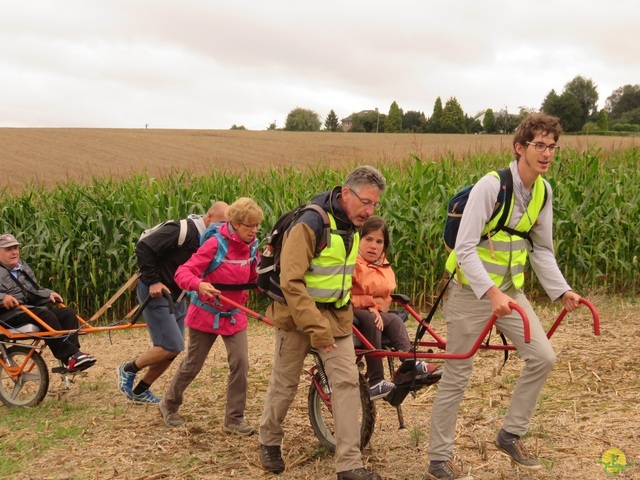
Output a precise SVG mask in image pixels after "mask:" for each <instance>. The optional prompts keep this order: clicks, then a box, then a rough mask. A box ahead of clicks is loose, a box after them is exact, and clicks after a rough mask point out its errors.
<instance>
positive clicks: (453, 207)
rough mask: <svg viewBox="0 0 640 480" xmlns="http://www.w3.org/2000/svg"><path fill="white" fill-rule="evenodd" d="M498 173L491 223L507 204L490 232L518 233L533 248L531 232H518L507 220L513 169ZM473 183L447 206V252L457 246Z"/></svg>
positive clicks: (545, 195) (545, 200)
mask: <svg viewBox="0 0 640 480" xmlns="http://www.w3.org/2000/svg"><path fill="white" fill-rule="evenodd" d="M496 173H497V174H498V176H499V177H500V190H499V191H498V197H497V198H496V204H495V206H494V207H493V213H492V214H491V217H490V218H489V221H488V222H487V223H489V222H490V221H491V220H493V219H494V218H495V216H496V215H497V214H498V212H499V211H500V206H501V205H505V208H504V209H503V210H502V215H501V216H500V218H499V219H498V224H497V225H496V227H495V228H494V229H493V230H492V231H491V232H489V233H491V234H493V233H495V232H498V231H500V230H502V231H504V232H507V233H509V234H511V235H518V236H520V237H522V238H525V239H527V241H528V242H529V243H530V244H531V248H532V249H533V241H532V240H531V237H530V236H529V232H518V231H516V230H514V229H512V228H509V227H507V220H508V219H509V210H510V207H509V206H510V205H511V199H512V197H513V174H512V173H511V169H510V168H509V167H504V168H501V169H500V170H496ZM472 188H473V185H468V186H466V187H464V188H463V189H462V190H460V191H459V192H458V193H456V194H455V195H454V196H453V197H452V198H451V200H450V201H449V205H448V207H447V219H446V220H445V224H444V235H443V236H444V246H445V247H446V249H447V252H451V251H453V249H454V247H455V246H456V238H457V237H458V229H459V228H460V222H461V220H462V214H463V213H464V209H465V207H466V206H467V200H469V193H471V189H472ZM547 195H548V192H547V189H546V187H545V190H544V201H543V202H542V207H541V208H540V209H541V210H542V208H544V206H545V204H546V203H547ZM487 237H488V235H483V236H482V240H486V239H487Z"/></svg>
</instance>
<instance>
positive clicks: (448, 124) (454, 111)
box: [440, 97, 467, 133]
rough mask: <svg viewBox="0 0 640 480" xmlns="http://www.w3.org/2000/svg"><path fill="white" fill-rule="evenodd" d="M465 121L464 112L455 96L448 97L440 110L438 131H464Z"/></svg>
mask: <svg viewBox="0 0 640 480" xmlns="http://www.w3.org/2000/svg"><path fill="white" fill-rule="evenodd" d="M466 127H467V122H466V120H465V116H464V112H463V111H462V107H461V106H460V103H458V100H457V99H456V98H455V97H451V98H449V100H447V103H445V104H444V109H443V110H442V123H441V126H440V133H466V130H467V129H466Z"/></svg>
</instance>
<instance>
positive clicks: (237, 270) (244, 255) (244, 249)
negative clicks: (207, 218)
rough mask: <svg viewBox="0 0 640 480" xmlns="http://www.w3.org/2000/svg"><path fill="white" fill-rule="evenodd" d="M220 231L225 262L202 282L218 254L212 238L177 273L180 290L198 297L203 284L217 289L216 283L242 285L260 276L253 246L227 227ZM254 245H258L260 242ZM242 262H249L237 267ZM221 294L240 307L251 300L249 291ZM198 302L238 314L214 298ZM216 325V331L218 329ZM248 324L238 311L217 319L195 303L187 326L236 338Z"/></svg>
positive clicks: (216, 242)
mask: <svg viewBox="0 0 640 480" xmlns="http://www.w3.org/2000/svg"><path fill="white" fill-rule="evenodd" d="M219 231H220V233H221V234H222V236H223V237H225V238H226V239H227V240H228V247H229V249H228V251H227V255H226V257H225V259H224V260H223V261H222V263H221V264H220V265H219V266H218V268H216V269H215V270H214V271H212V272H211V273H209V274H208V275H207V276H206V278H202V275H203V274H204V272H205V271H206V270H207V267H209V264H210V263H211V261H212V260H213V259H214V258H215V256H216V252H217V251H218V239H217V238H216V237H211V238H210V239H209V240H207V241H206V242H205V243H204V245H201V246H200V248H199V249H198V251H197V252H196V253H194V254H193V255H192V256H191V258H190V259H189V260H187V261H186V262H185V263H184V264H182V265H181V266H180V267H178V269H177V270H176V274H175V281H176V283H177V284H178V286H179V287H180V288H182V289H184V290H192V291H194V292H196V293H197V292H198V286H199V285H200V282H202V281H206V282H209V283H212V284H214V285H215V284H216V283H226V284H242V283H251V282H255V281H256V279H257V276H258V273H257V265H258V263H259V262H260V259H259V255H256V258H255V259H254V260H253V261H252V262H250V263H249V259H250V256H251V248H250V245H248V244H247V243H245V242H243V241H242V240H240V238H239V237H238V235H237V233H235V232H233V233H231V232H230V230H229V224H228V223H225V224H224V225H222V226H221V227H220V230H219ZM254 241H256V242H257V239H256V240H254ZM242 260H245V261H246V262H241V263H237V262H238V261H242ZM229 261H232V262H233V263H232V262H229ZM220 292H221V293H222V295H224V296H225V297H227V298H228V299H230V300H233V301H234V302H236V303H239V304H244V303H245V302H246V301H247V298H248V297H249V295H248V294H247V291H246V290H237V291H232V290H220ZM198 298H199V299H200V301H201V302H203V303H205V304H207V306H210V307H213V309H215V310H216V311H219V312H232V311H233V310H236V309H234V307H232V306H230V305H226V304H225V303H224V302H216V300H215V298H210V297H206V296H204V295H199V296H198ZM216 323H217V328H215V327H216ZM247 323H248V322H247V315H246V314H245V313H244V312H242V311H239V310H236V312H235V313H233V315H231V316H229V315H228V314H227V315H226V316H225V315H224V314H222V315H216V314H214V313H212V312H210V311H207V310H205V309H204V308H200V307H198V306H197V305H194V304H193V303H192V304H190V305H189V309H188V310H187V316H186V318H185V324H186V325H187V326H188V327H189V328H193V329H196V330H199V331H201V332H207V333H213V334H216V335H233V334H235V333H238V332H240V331H242V330H244V329H245V328H247Z"/></svg>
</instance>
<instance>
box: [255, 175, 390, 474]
mask: <svg viewBox="0 0 640 480" xmlns="http://www.w3.org/2000/svg"><path fill="white" fill-rule="evenodd" d="M385 185H386V182H385V179H384V177H383V176H382V174H381V173H380V172H379V171H378V170H376V169H375V168H373V167H369V166H361V167H357V168H356V169H354V170H353V171H352V172H351V173H350V174H349V175H348V176H347V178H346V179H345V182H344V185H343V186H342V187H335V188H334V189H333V190H331V191H329V192H325V193H321V194H319V195H317V196H316V197H315V198H314V199H313V203H315V204H318V205H320V206H321V207H322V208H323V209H324V210H325V211H326V212H327V214H328V216H329V220H330V223H331V232H330V233H329V235H330V241H328V242H327V246H326V247H325V248H324V249H323V250H322V251H321V253H320V255H319V256H318V257H316V258H314V253H315V250H316V242H317V241H321V238H322V236H323V230H324V226H323V221H322V217H321V215H320V213H318V212H317V211H314V210H307V211H306V212H305V213H304V214H303V215H302V216H301V217H300V218H299V219H298V220H296V221H295V222H294V223H293V225H292V226H291V228H290V229H289V231H288V232H287V233H286V234H285V237H284V239H283V243H282V251H281V257H280V259H281V271H280V287H281V289H282V292H283V294H284V298H285V300H286V303H280V302H277V301H274V302H272V303H271V304H270V305H269V307H268V309H267V316H268V317H269V318H270V319H271V320H273V322H274V323H275V324H276V327H277V329H276V335H275V353H274V363H273V371H272V374H271V378H270V379H269V387H268V390H267V397H266V399H265V405H264V410H263V413H262V419H261V421H260V434H259V438H258V440H259V442H260V461H261V463H262V466H263V467H264V468H265V469H266V470H268V471H270V472H272V473H281V472H282V471H283V470H284V467H285V465H284V462H283V460H282V453H281V445H282V440H283V437H284V430H283V429H282V422H283V420H284V418H285V416H286V414H287V411H288V409H289V405H291V402H292V401H293V398H294V396H295V394H296V390H297V388H298V383H299V382H300V373H301V372H302V367H303V362H304V359H305V357H306V355H307V353H308V352H309V349H310V348H311V347H313V348H315V349H316V350H318V352H319V353H320V357H321V358H322V361H323V362H324V367H325V370H326V373H327V377H328V379H329V386H330V387H331V390H332V395H331V402H332V406H333V418H334V424H335V437H336V454H335V462H336V471H337V477H338V480H379V479H380V476H379V475H378V474H377V473H373V472H370V471H368V470H365V469H364V468H363V464H362V455H361V453H360V425H359V423H358V411H359V408H360V390H359V383H358V369H357V366H356V362H355V360H356V359H355V353H354V348H353V339H352V336H351V334H352V330H353V310H352V308H351V304H350V302H349V298H350V289H351V278H352V275H353V270H354V268H355V264H356V257H357V254H358V244H359V240H360V239H359V235H358V233H357V228H358V227H360V226H361V225H362V224H363V223H364V221H365V220H366V219H367V218H369V217H370V216H371V215H373V212H374V211H375V209H376V207H377V206H378V205H379V203H380V195H381V193H382V192H383V191H384V189H385Z"/></svg>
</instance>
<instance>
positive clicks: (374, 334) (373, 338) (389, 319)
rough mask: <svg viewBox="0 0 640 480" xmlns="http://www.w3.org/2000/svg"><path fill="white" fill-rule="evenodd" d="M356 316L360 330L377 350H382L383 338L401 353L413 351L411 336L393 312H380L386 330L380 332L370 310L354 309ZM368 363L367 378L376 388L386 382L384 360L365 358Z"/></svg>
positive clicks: (370, 384)
mask: <svg viewBox="0 0 640 480" xmlns="http://www.w3.org/2000/svg"><path fill="white" fill-rule="evenodd" d="M353 314H354V316H355V317H356V318H357V319H358V320H359V322H360V324H359V325H358V330H360V333H362V335H364V337H365V338H366V339H367V340H369V342H371V345H373V346H374V347H375V348H376V349H380V348H382V336H383V335H384V336H385V337H387V338H388V339H389V343H390V345H391V347H393V348H394V349H395V350H398V351H399V352H408V351H409V350H411V342H410V340H409V334H408V333H407V329H406V327H405V326H404V323H403V322H402V319H401V318H400V317H399V316H398V315H396V314H395V313H391V312H380V317H382V324H383V325H384V330H383V331H382V330H379V329H378V327H376V324H375V315H374V314H373V313H371V312H370V311H369V310H364V309H360V308H354V309H353ZM365 362H366V363H367V377H368V379H369V386H374V385H376V384H377V383H379V382H380V381H382V380H384V367H383V365H382V358H370V357H365Z"/></svg>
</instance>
